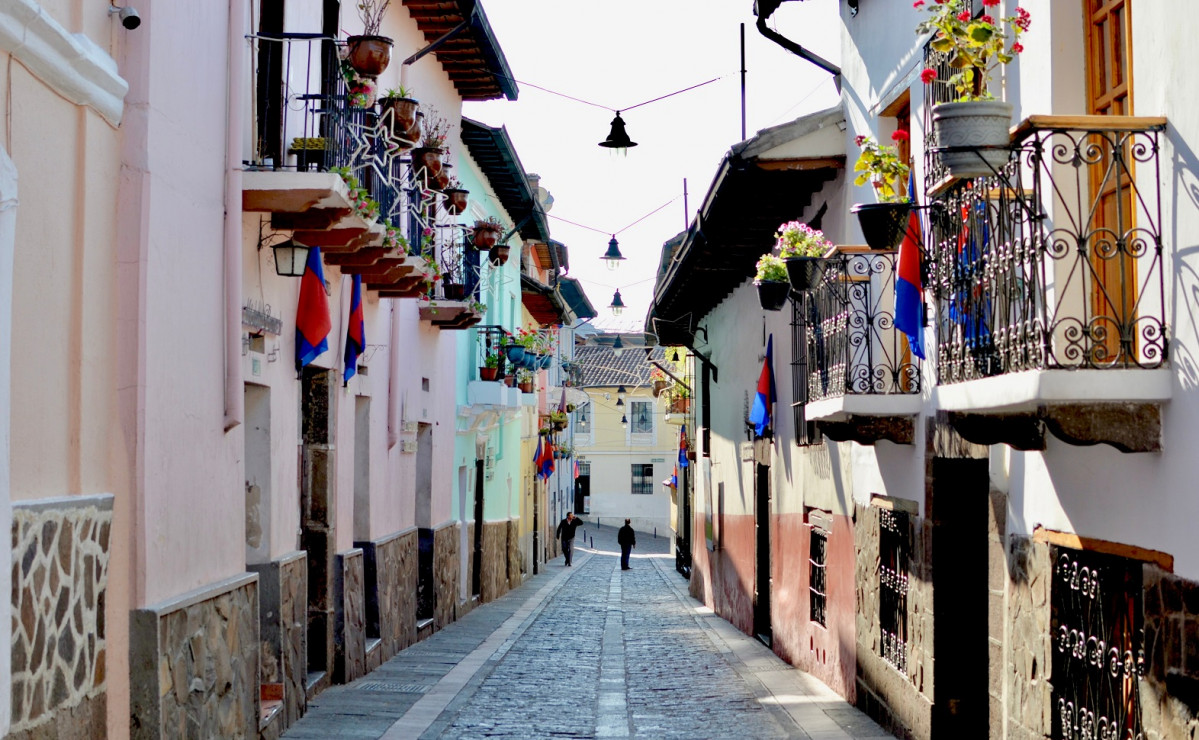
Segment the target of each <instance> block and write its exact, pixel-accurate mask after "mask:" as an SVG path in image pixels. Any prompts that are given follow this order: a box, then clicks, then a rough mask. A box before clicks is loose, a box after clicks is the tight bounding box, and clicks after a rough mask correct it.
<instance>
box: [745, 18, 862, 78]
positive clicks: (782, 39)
mask: <svg viewBox="0 0 1199 740" xmlns="http://www.w3.org/2000/svg"><path fill="white" fill-rule="evenodd" d="M781 1H782V0H757V1H756V2H755V3H754V13H755V14H756V15H757V16H758V22H757V27H758V33H760V34H762V35H763V36H765V37H766V38H768V39H770V40H771V41H773V42H774V43H776V44H778V45H779V46H781V47H783V48H784V49H786V50H787V51H789V52H791V53H792V54H795V55H796V56H798V57H801V58H803V59H806V60H808V61H809V62H811V63H812V64H815V65H816V66H817V67H820V68H821V69H823V70H824V71H825V72H828V73H829V74H831V75H832V76H833V84H834V85H836V86H837V92H838V93H839V92H841V68H840V67H838V66H837V65H835V64H833V63H832V62H830V61H828V60H827V59H825V58H823V57H820V56H818V55H816V54H813V53H812V52H810V51H808V50H807V49H805V48H803V47H802V46H800V45H799V44H797V43H795V42H794V41H792V40H791V39H789V38H787V37H786V36H784V35H782V34H781V33H778V32H777V31H775V30H774V29H772V28H769V27H768V26H767V25H766V21H767V20H769V19H770V16H771V15H773V14H774V11H776V10H778V7H779V3H780V2H781ZM763 10H764V11H765V12H760V11H763Z"/></svg>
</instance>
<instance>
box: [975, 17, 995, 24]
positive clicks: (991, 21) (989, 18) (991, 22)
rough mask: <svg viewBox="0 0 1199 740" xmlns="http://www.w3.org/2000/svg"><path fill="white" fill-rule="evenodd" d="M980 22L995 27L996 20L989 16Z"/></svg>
mask: <svg viewBox="0 0 1199 740" xmlns="http://www.w3.org/2000/svg"><path fill="white" fill-rule="evenodd" d="M979 20H980V21H982V22H983V23H990V24H991V25H992V26H993V25H995V19H994V18H992V17H991V16H989V15H983V16H982V17H981V18H979Z"/></svg>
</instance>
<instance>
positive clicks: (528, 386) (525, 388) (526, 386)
mask: <svg viewBox="0 0 1199 740" xmlns="http://www.w3.org/2000/svg"><path fill="white" fill-rule="evenodd" d="M518 385H519V386H520V392H521V393H532V392H533V381H531V380H526V381H524V382H523V383H518Z"/></svg>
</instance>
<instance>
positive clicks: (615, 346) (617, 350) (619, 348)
mask: <svg viewBox="0 0 1199 740" xmlns="http://www.w3.org/2000/svg"><path fill="white" fill-rule="evenodd" d="M623 353H624V342H622V341H620V335H619V334H617V335H616V341H615V342H613V343H612V354H614V355H616V356H617V357H620V356H621V354H623Z"/></svg>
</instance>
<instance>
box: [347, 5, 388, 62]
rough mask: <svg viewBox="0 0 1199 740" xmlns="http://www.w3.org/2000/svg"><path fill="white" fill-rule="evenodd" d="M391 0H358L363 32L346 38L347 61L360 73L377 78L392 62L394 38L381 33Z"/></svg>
mask: <svg viewBox="0 0 1199 740" xmlns="http://www.w3.org/2000/svg"><path fill="white" fill-rule="evenodd" d="M388 5H391V0H357V6H358V17H359V18H360V19H362V33H361V34H360V35H358V36H350V37H349V38H348V39H346V61H348V62H349V63H350V66H352V67H353V68H354V70H355V71H357V72H358V74H360V75H363V76H365V77H370V78H375V77H378V76H379V75H380V74H382V73H383V70H385V69H387V65H388V64H389V63H390V62H391V46H392V43H393V42H392V40H391V39H389V38H387V37H386V36H380V35H379V26H380V25H381V24H382V23H383V14H384V13H386V12H387V6H388Z"/></svg>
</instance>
